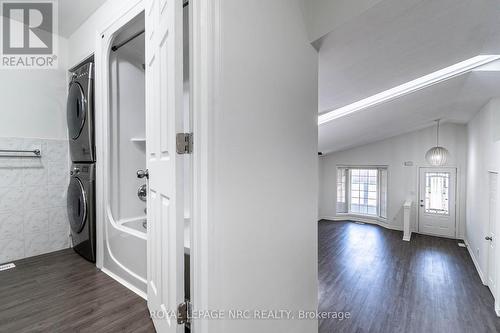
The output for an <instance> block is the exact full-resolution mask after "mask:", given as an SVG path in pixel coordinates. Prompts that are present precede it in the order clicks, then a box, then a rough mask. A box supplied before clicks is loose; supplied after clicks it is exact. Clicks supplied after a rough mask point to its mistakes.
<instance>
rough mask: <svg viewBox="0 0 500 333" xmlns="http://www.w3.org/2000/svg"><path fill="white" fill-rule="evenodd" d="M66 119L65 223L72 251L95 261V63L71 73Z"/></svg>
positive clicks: (85, 65)
mask: <svg viewBox="0 0 500 333" xmlns="http://www.w3.org/2000/svg"><path fill="white" fill-rule="evenodd" d="M71 74H72V76H71V82H70V84H69V93H68V102H67V107H66V109H67V119H68V134H69V146H70V156H71V161H72V166H71V169H70V170H71V171H70V176H71V178H70V183H69V187H68V194H67V196H68V199H67V200H68V219H69V223H70V227H71V238H72V243H73V248H74V250H75V251H76V252H77V253H78V254H80V255H81V256H82V257H84V258H85V259H87V260H89V261H91V262H95V260H96V224H95V169H96V167H95V165H96V164H95V163H96V159H95V139H94V63H93V61H89V62H87V63H84V64H83V65H81V66H79V67H77V68H76V69H75V70H74V71H72V73H71Z"/></svg>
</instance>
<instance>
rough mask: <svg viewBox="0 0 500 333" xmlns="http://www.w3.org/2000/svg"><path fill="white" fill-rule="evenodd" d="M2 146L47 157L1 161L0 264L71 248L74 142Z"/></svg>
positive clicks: (2, 142) (17, 141)
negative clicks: (71, 144) (37, 151)
mask: <svg viewBox="0 0 500 333" xmlns="http://www.w3.org/2000/svg"><path fill="white" fill-rule="evenodd" d="M0 147H1V148H2V149H14V150H17V149H23V150H24V149H27V150H34V149H40V151H41V155H42V157H41V158H33V157H12V156H2V157H0V263H4V262H7V261H13V260H18V259H22V258H26V257H30V256H35V255H39V254H43V253H47V252H52V251H58V250H61V249H64V248H68V247H69V246H70V239H69V223H68V216H67V213H66V191H67V187H68V182H69V167H70V161H69V147H68V141H67V140H46V139H37V138H30V139H27V138H0ZM0 155H2V154H0ZM3 155H6V154H3Z"/></svg>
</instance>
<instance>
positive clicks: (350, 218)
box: [319, 215, 403, 231]
mask: <svg viewBox="0 0 500 333" xmlns="http://www.w3.org/2000/svg"><path fill="white" fill-rule="evenodd" d="M319 219H320V220H329V221H334V222H340V221H353V222H361V223H366V224H375V225H378V226H381V227H383V228H386V229H390V230H397V231H403V227H400V226H395V225H391V224H389V223H385V222H382V221H379V220H376V219H371V218H369V217H360V216H353V215H346V216H321V217H320V218H319Z"/></svg>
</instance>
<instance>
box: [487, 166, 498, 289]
mask: <svg viewBox="0 0 500 333" xmlns="http://www.w3.org/2000/svg"><path fill="white" fill-rule="evenodd" d="M497 185H498V174H497V173H493V172H490V174H489V196H490V200H489V204H490V208H489V230H488V234H487V235H486V237H485V239H486V241H488V243H489V246H488V275H487V277H488V278H487V283H488V287H489V288H490V290H491V293H492V294H493V295H496V294H495V289H496V265H495V248H496V237H495V234H496V232H495V228H496V219H497V209H496V205H497Z"/></svg>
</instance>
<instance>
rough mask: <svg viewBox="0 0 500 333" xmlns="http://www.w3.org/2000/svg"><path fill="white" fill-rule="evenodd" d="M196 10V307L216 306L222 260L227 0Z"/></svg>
mask: <svg viewBox="0 0 500 333" xmlns="http://www.w3.org/2000/svg"><path fill="white" fill-rule="evenodd" d="M189 12H190V18H191V19H190V29H189V31H190V37H191V38H190V57H191V59H190V79H191V103H190V105H191V115H192V127H191V128H192V130H193V133H194V136H193V140H194V149H193V155H192V168H191V169H192V189H193V191H192V201H191V202H192V211H191V252H190V253H191V256H190V261H191V268H192V269H191V304H192V310H193V311H198V312H200V313H201V312H202V311H206V310H208V309H210V303H209V300H210V299H211V298H210V296H211V294H210V293H209V290H210V285H209V267H214V263H215V262H217V254H216V253H215V249H214V244H213V242H212V241H211V240H212V239H214V237H213V236H214V234H215V228H214V225H213V219H212V218H211V214H212V210H211V207H213V205H212V200H213V199H212V198H213V196H212V189H213V179H214V177H213V176H214V171H215V161H214V160H213V158H212V156H211V155H210V154H209V148H210V146H211V145H212V143H213V142H214V134H215V129H214V127H213V121H212V119H213V118H214V117H215V115H216V110H217V104H218V102H219V101H218V99H219V95H220V93H219V87H220V82H221V72H222V50H221V49H222V42H221V39H222V36H221V32H222V22H221V18H222V0H196V1H191V2H190V4H189ZM217 325H218V323H217V321H210V320H207V319H197V320H195V321H193V322H192V323H191V330H192V332H194V333H201V332H208V331H209V329H210V330H215V331H217V329H214V326H217Z"/></svg>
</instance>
